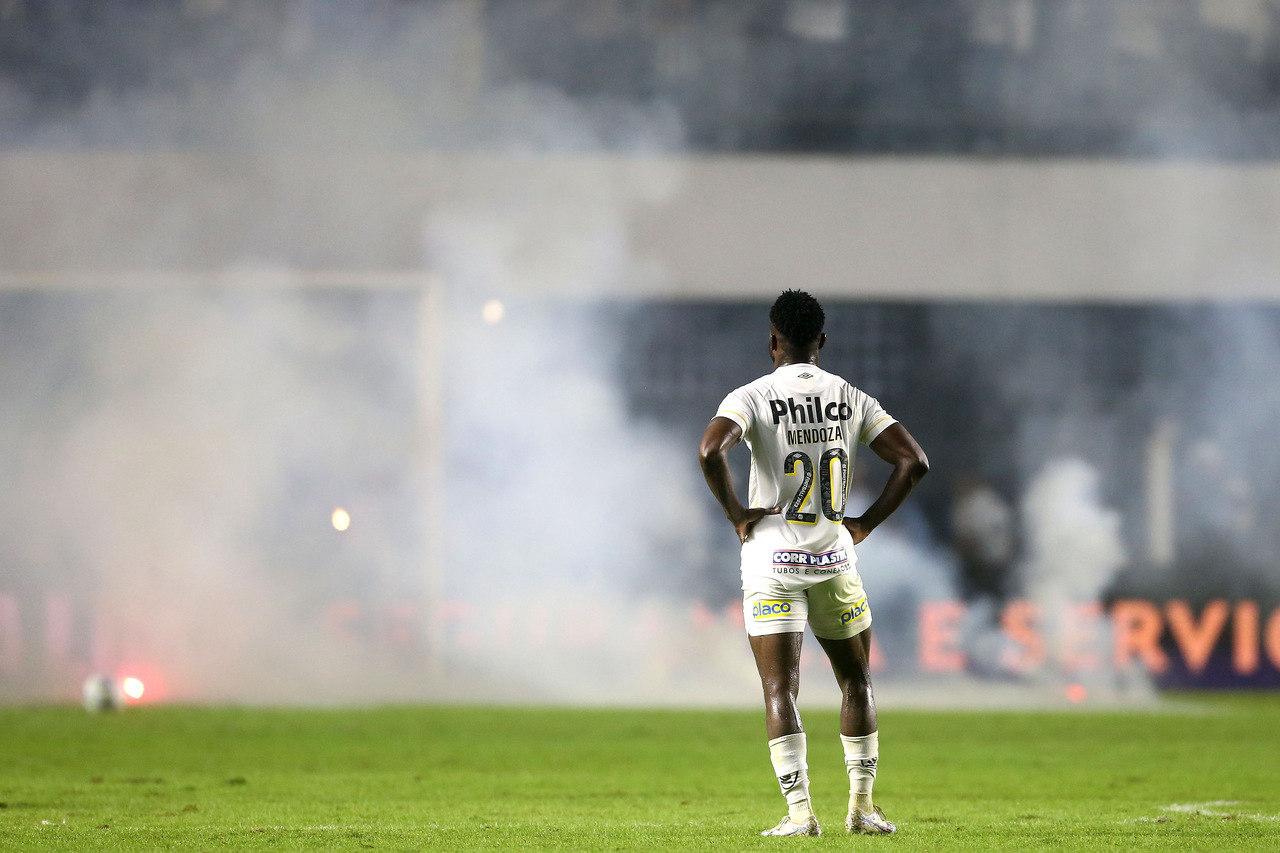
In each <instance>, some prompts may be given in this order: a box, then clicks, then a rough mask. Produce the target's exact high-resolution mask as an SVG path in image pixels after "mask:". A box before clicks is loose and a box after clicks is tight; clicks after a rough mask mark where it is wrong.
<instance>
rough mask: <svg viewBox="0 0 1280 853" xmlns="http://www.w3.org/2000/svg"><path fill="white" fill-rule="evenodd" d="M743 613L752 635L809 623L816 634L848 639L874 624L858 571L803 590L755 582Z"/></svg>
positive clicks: (796, 628) (744, 595)
mask: <svg viewBox="0 0 1280 853" xmlns="http://www.w3.org/2000/svg"><path fill="white" fill-rule="evenodd" d="M742 615H743V618H744V619H745V620H746V623H747V635H748V636H751V637H761V636H764V635H765V634H785V633H789V632H799V631H803V630H804V626H805V623H806V622H808V623H809V625H811V626H812V627H813V634H814V636H816V637H821V638H822V639H824V640H845V639H848V638H849V637H852V636H854V635H855V634H860V633H862V632H863V631H865V630H866V629H867V628H869V627H870V626H871V606H870V605H868V604H867V594H866V592H864V591H863V589H862V578H861V577H859V575H858V573H857V572H856V571H849V572H844V573H843V574H839V575H836V576H835V577H833V578H831V579H830V580H825V581H822V582H821V583H816V584H813V585H812V586H808V587H804V588H801V589H787V588H786V587H785V586H783V585H782V584H781V583H778V582H776V581H771V580H768V579H762V580H759V581H753V582H752V586H751V588H750V589H747V590H744V591H743V593H742Z"/></svg>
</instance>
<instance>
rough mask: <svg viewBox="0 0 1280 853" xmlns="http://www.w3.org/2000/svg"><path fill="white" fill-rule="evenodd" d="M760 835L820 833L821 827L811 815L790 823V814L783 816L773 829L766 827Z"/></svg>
mask: <svg viewBox="0 0 1280 853" xmlns="http://www.w3.org/2000/svg"><path fill="white" fill-rule="evenodd" d="M760 834H761V835H821V834H822V827H820V826H818V819H817V818H816V817H814V816H813V815H809V817H807V818H805V819H804V820H803V821H802V822H800V823H792V822H791V815H787V816H786V817H784V818H783V819H782V821H781V823H779V824H778V825H777V826H775V827H774V828H773V829H766V830H765V831H764V832H762V833H760Z"/></svg>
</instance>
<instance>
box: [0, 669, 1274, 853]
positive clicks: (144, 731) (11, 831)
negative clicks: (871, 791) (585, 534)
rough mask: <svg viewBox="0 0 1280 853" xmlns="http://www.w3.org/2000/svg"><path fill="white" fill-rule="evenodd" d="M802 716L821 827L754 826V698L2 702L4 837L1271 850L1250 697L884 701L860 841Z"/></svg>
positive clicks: (1255, 707) (842, 781)
mask: <svg viewBox="0 0 1280 853" xmlns="http://www.w3.org/2000/svg"><path fill="white" fill-rule="evenodd" d="M805 723H806V729H807V730H808V732H809V744H810V746H809V764H810V776H811V779H812V784H813V792H814V797H815V806H816V808H817V811H818V817H819V819H820V820H821V821H822V823H823V827H824V830H825V831H826V835H825V836H824V837H823V838H820V839H762V838H759V837H758V836H757V835H756V833H757V832H759V830H760V829H762V828H764V827H766V826H770V825H772V824H773V823H775V822H776V821H777V819H778V818H779V817H780V816H781V815H782V814H783V812H784V811H785V809H784V807H783V804H782V800H781V797H780V796H779V794H778V791H777V787H776V783H775V781H774V780H773V778H772V775H771V771H770V767H769V763H768V752H767V749H766V747H765V743H764V736H763V726H762V722H761V714H760V712H759V711H756V710H750V711H662V710H582V709H564V710H562V709H530V708H494V707H436V706H431V707H394V708H375V709H362V710H351V709H341V710H296V709H239V708H187V707H152V708H133V709H130V710H128V711H127V712H125V713H122V714H118V715H105V716H100V717H92V716H89V715H88V714H86V713H85V712H84V711H82V710H80V709H79V708H74V707H52V708H8V709H0V848H2V849H5V850H45V849H48V850H87V849H94V850H104V849H105V850H110V849H129V850H134V849H154V848H174V849H188V848H189V849H209V848H219V847H221V848H234V849H251V850H252V849H295V848H314V849H353V850H358V849H366V848H370V847H372V848H392V849H415V848H447V849H458V850H470V849H486V848H488V849H496V848H510V849H514V848H522V849H593V850H621V849H645V848H662V849H664V850H684V849H701V848H717V849H729V850H738V849H778V848H782V847H786V846H789V845H796V844H798V845H801V846H803V847H805V848H806V849H809V848H818V847H832V846H837V847H849V846H851V845H856V846H858V847H861V848H864V849H865V848H868V847H873V846H881V847H884V848H889V847H892V848H893V849H895V850H938V849H944V850H992V849H1010V850H1015V849H1016V850H1027V849H1053V850H1086V849H1100V848H1115V849H1125V850H1134V849H1157V848H1169V847H1183V848H1197V849H1224V848H1232V849H1257V850H1262V849H1271V850H1274V849H1277V848H1280V760H1278V757H1280V725H1278V723H1280V700H1278V699H1276V698H1274V697H1272V696H1269V695H1266V694H1259V695H1250V696H1240V695H1236V696H1226V697H1219V696H1195V697H1181V698H1179V699H1177V700H1175V702H1174V703H1173V707H1171V708H1170V709H1168V710H1162V711H1158V712H1149V711H1144V712H1131V713H1129V712H1092V711H1087V710H1082V711H1074V712H989V711H982V712H977V711H955V712H933V711H930V712H922V711H905V710H904V711H893V710H888V711H885V712H883V713H882V718H881V732H882V746H881V771H880V777H879V780H878V781H877V784H876V795H877V796H876V799H877V802H879V803H881V804H882V805H883V806H884V808H885V811H886V812H887V813H888V815H889V816H890V817H891V818H892V819H894V820H896V821H897V822H898V824H899V826H900V828H901V831H900V833H899V835H897V836H895V837H893V838H879V839H876V838H856V839H850V838H849V837H848V836H846V835H845V834H844V832H843V829H842V826H841V823H842V819H843V815H844V802H845V797H846V792H847V780H846V778H845V775H844V767H843V764H842V756H841V752H840V747H839V741H838V739H837V738H836V734H835V731H836V730H835V726H836V719H835V715H834V713H829V712H828V713H816V712H813V711H809V712H807V713H806V715H805ZM1197 812H1199V813H1197Z"/></svg>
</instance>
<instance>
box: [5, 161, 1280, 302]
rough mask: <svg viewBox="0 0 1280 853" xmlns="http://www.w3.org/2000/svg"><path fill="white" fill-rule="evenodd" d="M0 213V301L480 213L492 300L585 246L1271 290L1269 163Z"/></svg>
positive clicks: (392, 166) (456, 182)
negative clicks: (508, 272)
mask: <svg viewBox="0 0 1280 853" xmlns="http://www.w3.org/2000/svg"><path fill="white" fill-rule="evenodd" d="M0 202H2V203H0V270H2V271H3V274H0V282H2V283H5V284H8V285H10V286H40V285H42V284H50V283H61V282H64V281H66V280H67V279H66V276H65V273H67V272H69V271H79V272H81V273H86V274H88V275H87V276H82V277H81V280H82V281H89V280H98V279H97V274H98V273H100V272H103V271H110V272H115V273H126V275H124V276H117V277H112V278H108V279H102V280H104V281H108V282H126V281H129V280H131V274H132V273H134V272H137V271H156V270H183V271H198V272H199V271H206V272H207V271H225V270H227V269H260V268H264V267H265V268H282V267H289V268H300V269H307V270H328V271H345V270H351V271H356V270H361V271H369V270H426V269H429V268H430V267H431V266H432V260H433V259H432V248H431V240H430V239H429V238H428V236H426V235H428V234H429V233H431V232H432V231H433V230H434V231H439V230H440V229H442V228H443V229H445V230H448V229H453V230H455V231H456V230H457V229H459V228H461V229H464V230H465V229H472V231H477V230H478V231H480V232H485V230H486V229H489V230H492V229H494V227H495V226H494V225H493V222H494V221H495V220H496V221H500V222H501V223H502V225H501V228H500V229H499V230H500V233H499V232H497V231H495V232H494V233H493V234H491V235H487V234H486V233H481V234H479V235H476V234H471V238H472V239H481V240H483V239H492V240H494V241H501V243H502V248H501V251H505V252H509V253H513V254H520V253H525V254H528V253H534V254H538V253H541V254H542V255H545V256H546V260H548V261H549V262H548V263H546V264H541V265H535V266H537V267H538V268H539V269H543V270H545V271H546V274H544V275H542V276H540V277H538V278H537V279H532V280H520V281H505V282H500V283H498V285H497V286H499V287H501V288H506V289H520V290H528V289H532V290H536V291H550V292H555V291H558V290H561V289H563V288H565V287H568V285H565V284H563V282H565V281H570V280H572V281H577V282H580V281H581V280H582V278H583V277H582V276H581V275H580V274H577V273H580V272H581V268H580V267H581V264H583V263H590V259H589V258H584V257H582V256H583V255H584V254H590V253H591V252H594V251H602V252H613V253H615V254H617V255H619V256H621V257H625V258H626V259H627V260H626V267H627V272H626V274H625V275H624V276H622V277H617V276H614V277H612V278H610V279H607V280H601V281H599V283H598V290H599V292H601V293H604V294H610V293H617V294H646V295H664V296H690V297H717V296H759V297H768V296H771V295H772V294H774V293H776V291H777V290H778V288H779V287H780V286H784V285H787V286H801V287H805V288H807V289H810V290H812V291H813V292H815V293H817V294H820V295H828V296H835V295H840V296H849V297H864V296H865V297H896V298H925V299H933V298H940V299H952V298H961V299H974V298H977V299H1003V298H1018V299H1037V300H1071V299H1102V300H1129V299H1133V300H1148V299H1185V298H1261V299H1274V298H1280V165H1275V164H1270V163H1266V164H1260V165H1259V164H1241V165H1212V164H1199V163H1146V162H1109V161H1080V162H1070V161H1059V160H1053V161H1048V160H1028V161H1009V160H1001V161H984V160H973V159H955V158H948V159H920V158H912V159H894V158H884V159H825V158H795V157H792V158H780V157H705V158H698V157H695V158H686V159H680V160H662V159H621V158H603V157H520V156H500V155H486V156H481V155H448V154H430V155H412V156H408V155H406V156H403V157H383V156H380V157H376V158H375V157H371V158H369V159H367V160H352V159H350V158H339V157H329V156H303V157H296V156H290V157H285V156H271V157H252V156H248V155H246V156H234V155H204V154H176V153H170V154H154V153H148V154H76V153H9V154H6V155H3V156H0ZM602 218H604V219H608V220H610V222H611V223H612V225H611V227H609V228H604V229H598V225H597V224H598V222H599V221H600V220H601V219H602ZM597 230H599V233H600V234H601V235H602V237H601V239H606V240H613V241H617V240H618V239H619V238H618V237H617V235H618V234H621V235H622V237H621V240H622V241H623V243H624V244H623V245H618V246H610V245H599V244H600V242H601V240H598V239H597V237H596V234H597ZM557 265H560V266H561V267H566V268H567V267H574V272H575V274H573V275H564V276H559V275H556V274H555V273H556V271H557V269H558V268H559V267H558V266H557ZM575 265H577V266H575ZM512 266H513V267H514V268H520V267H521V266H522V265H520V264H514V265H512ZM601 266H602V267H608V266H609V265H608V264H603V265H601ZM50 273H52V275H49V274H50ZM490 284H493V282H490ZM574 287H575V288H580V287H581V285H580V284H577V285H574Z"/></svg>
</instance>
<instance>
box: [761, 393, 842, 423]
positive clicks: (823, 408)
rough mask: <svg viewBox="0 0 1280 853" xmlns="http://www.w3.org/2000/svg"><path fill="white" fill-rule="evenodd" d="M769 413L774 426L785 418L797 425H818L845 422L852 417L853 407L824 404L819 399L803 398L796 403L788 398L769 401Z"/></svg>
mask: <svg viewBox="0 0 1280 853" xmlns="http://www.w3.org/2000/svg"><path fill="white" fill-rule="evenodd" d="M769 412H770V414H772V415H773V422H774V423H775V424H778V423H782V419H783V418H787V419H788V420H790V421H791V422H792V423H797V424H820V423H824V422H826V421H847V420H849V419H850V418H852V417H853V407H852V406H850V405H849V404H848V403H826V404H825V405H824V404H823V402H822V398H821V397H805V398H804V401H803V402H800V403H797V402H796V401H795V400H793V399H792V398H790V397H788V398H787V399H785V400H770V401H769Z"/></svg>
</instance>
